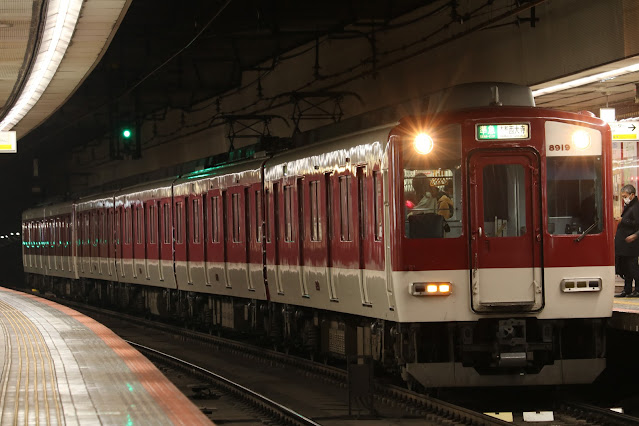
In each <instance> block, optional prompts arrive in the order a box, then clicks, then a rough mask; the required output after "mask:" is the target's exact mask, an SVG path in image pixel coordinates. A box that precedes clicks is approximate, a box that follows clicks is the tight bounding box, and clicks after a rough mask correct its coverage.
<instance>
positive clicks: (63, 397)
mask: <svg viewBox="0 0 639 426" xmlns="http://www.w3.org/2000/svg"><path fill="white" fill-rule="evenodd" d="M0 327H1V329H2V336H0V360H2V361H0V362H2V368H1V370H0V371H1V374H0V410H1V411H0V423H1V424H69V425H73V424H82V425H84V424H121V425H122V424H129V425H131V424H143V423H153V424H157V425H163V424H166V425H171V424H176V425H179V424H183V425H196V424H208V425H210V424H211V422H210V420H209V419H207V418H206V416H204V414H202V413H201V412H200V410H199V409H198V408H197V407H196V406H195V405H193V403H192V402H191V401H190V400H189V399H188V398H187V397H186V396H184V394H182V393H181V392H180V391H179V390H178V389H177V388H176V387H175V386H174V385H173V384H172V383H171V382H170V381H169V380H168V379H166V377H164V375H163V374H162V373H161V372H160V371H159V370H158V369H157V368H156V367H155V366H154V365H153V364H152V363H151V362H150V361H148V360H147V359H146V358H145V357H144V356H142V355H141V354H140V353H139V352H138V351H136V350H135V349H133V348H132V347H131V346H129V345H128V344H127V343H126V342H125V341H124V340H122V339H121V338H120V337H118V336H116V335H115V334H114V333H113V332H112V331H111V330H109V329H108V328H106V327H104V326H103V325H101V324H99V323H97V322H96V321H94V320H93V319H91V318H88V317H86V316H84V315H82V314H80V313H79V312H77V311H74V310H73V309H70V308H67V307H65V306H62V305H59V304H57V303H54V302H51V301H49V300H46V299H42V298H38V297H36V296H32V295H29V294H24V293H20V292H17V291H13V290H8V289H4V288H0Z"/></svg>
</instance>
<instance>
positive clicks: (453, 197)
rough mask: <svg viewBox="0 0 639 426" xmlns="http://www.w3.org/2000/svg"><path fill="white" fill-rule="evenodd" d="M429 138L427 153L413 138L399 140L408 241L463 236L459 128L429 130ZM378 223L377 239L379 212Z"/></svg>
mask: <svg viewBox="0 0 639 426" xmlns="http://www.w3.org/2000/svg"><path fill="white" fill-rule="evenodd" d="M429 138H430V139H429V140H430V141H431V142H432V143H431V146H430V150H427V151H424V150H422V149H420V146H418V145H417V144H416V141H417V139H416V138H415V137H407V136H405V137H403V138H402V154H401V155H402V163H403V210H404V235H405V236H406V238H411V239H413V238H418V239H421V238H458V237H460V236H461V235H462V233H463V226H462V213H461V212H462V198H461V190H460V188H461V126H460V125H459V124H452V125H448V126H444V127H441V128H438V129H433V130H432V131H431V132H430V134H429ZM378 185H380V186H381V182H380V183H379V184H378ZM378 191H379V192H381V187H380V189H379V190H378ZM378 197H381V195H378ZM378 197H376V198H378ZM379 204H380V205H379V206H378V208H379V209H381V208H382V207H381V203H379ZM378 220H379V222H378V223H377V224H376V233H378V232H379V233H380V238H381V227H382V221H383V213H382V212H381V211H380V212H379V219H378Z"/></svg>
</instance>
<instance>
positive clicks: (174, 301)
mask: <svg viewBox="0 0 639 426" xmlns="http://www.w3.org/2000/svg"><path fill="white" fill-rule="evenodd" d="M26 282H27V284H28V285H29V286H30V288H33V289H37V290H38V291H40V292H41V293H42V294H52V295H55V296H56V297H61V298H67V299H71V300H76V301H81V302H86V303H89V304H91V305H94V306H100V307H104V308H111V309H117V310H122V311H126V312H127V313H137V314H141V315H146V316H150V317H156V318H161V319H163V320H168V321H171V322H174V323H179V324H183V325H185V326H187V327H189V328H194V329H199V330H202V331H204V332H211V333H213V332H219V333H222V332H234V333H242V334H244V335H247V336H254V337H257V338H259V339H260V340H261V341H262V342H265V343H266V344H268V345H270V346H271V347H275V348H277V349H279V350H285V351H291V352H295V353H299V354H304V355H306V356H310V357H312V358H314V359H327V358H334V359H337V360H348V359H355V360H362V359H365V358H368V359H370V360H372V361H373V362H374V363H375V365H376V366H377V367H379V369H382V370H383V371H385V372H388V373H391V374H395V375H397V376H401V377H402V378H403V379H404V380H405V381H406V383H407V384H408V385H409V386H411V387H412V386H422V387H424V388H438V387H453V386H513V385H515V386H516V385H549V384H552V385H559V384H574V383H590V382H592V381H594V380H595V379H596V378H597V377H598V375H599V374H600V373H601V372H602V371H603V369H604V368H605V325H606V324H605V319H600V318H585V319H553V320H539V319H537V318H535V317H528V318H522V317H515V318H482V319H480V320H478V321H474V322H439V323H395V322H391V321H384V320H379V319H374V318H366V317H359V316H354V315H347V314H342V313H337V312H330V311H323V310H317V309H310V308H303V307H299V306H293V305H283V304H279V303H273V302H267V301H261V300H248V299H238V298H231V297H227V296H219V295H208V294H201V293H193V292H184V291H178V290H169V289H161V288H152V287H141V286H137V285H133V284H124V283H113V282H107V281H97V280H89V279H80V280H72V279H64V278H56V277H46V276H42V275H36V274H26Z"/></svg>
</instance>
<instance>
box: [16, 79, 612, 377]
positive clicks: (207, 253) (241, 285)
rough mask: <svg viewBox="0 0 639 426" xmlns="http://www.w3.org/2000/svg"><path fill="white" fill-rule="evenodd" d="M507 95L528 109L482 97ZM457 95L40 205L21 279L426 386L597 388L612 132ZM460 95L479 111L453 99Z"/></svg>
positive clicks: (607, 279)
mask: <svg viewBox="0 0 639 426" xmlns="http://www.w3.org/2000/svg"><path fill="white" fill-rule="evenodd" d="M495 87H497V89H495ZM491 88H492V92H491ZM496 90H501V93H502V99H507V100H508V103H510V104H518V103H522V104H524V105H526V104H528V105H527V106H515V105H513V106H496V105H493V106H480V105H487V104H488V103H490V102H493V103H498V101H499V99H498V95H496V93H499V92H497V91H496ZM447 94H448V95H449V96H450V98H449V99H448V100H447V105H448V107H447V108H448V109H447V110H445V111H441V112H438V113H433V114H427V115H425V116H419V117H407V118H404V119H402V120H401V121H400V122H399V123H391V124H389V125H386V126H379V127H375V128H364V129H359V131H358V132H354V133H349V134H346V135H343V136H340V137H335V138H331V139H326V140H321V142H320V143H318V144H315V145H312V146H309V147H306V148H301V149H297V150H292V151H286V152H282V153H279V154H276V155H273V156H269V157H266V156H265V157H264V158H261V159H255V160H250V161H246V162H243V163H235V164H230V165H225V166H219V167H215V168H212V169H209V170H203V171H200V172H197V173H192V174H190V175H187V176H182V177H179V178H176V179H170V180H166V181H163V182H155V183H149V184H145V185H142V186H138V187H132V188H126V189H123V190H121V191H116V192H113V193H109V194H100V195H98V196H96V197H92V198H88V199H80V200H77V201H75V202H73V203H67V204H63V205H54V206H47V207H44V208H38V209H32V210H29V211H27V212H25V213H24V215H23V238H24V249H23V253H24V265H25V272H26V273H27V276H28V278H29V280H30V283H31V284H32V285H33V286H34V287H38V288H42V289H43V290H49V291H54V292H56V293H58V294H64V295H68V296H80V295H81V296H83V297H88V298H92V299H96V300H100V301H102V303H111V304H116V305H120V306H125V307H130V308H136V309H141V310H144V311H146V312H148V313H150V314H153V315H158V316H174V317H175V316H177V317H180V318H182V319H185V320H189V321H192V322H194V323H196V324H198V325H200V326H202V327H207V328H213V327H222V328H232V329H237V330H243V331H253V332H259V333H263V334H265V335H268V336H270V337H271V338H272V339H273V340H274V341H275V342H277V343H278V344H286V345H296V346H298V347H301V348H304V349H305V350H308V351H310V352H313V353H325V354H331V355H333V356H342V357H346V356H354V355H359V356H370V357H372V358H373V359H374V360H375V361H378V362H380V363H381V364H383V365H385V366H386V367H387V368H389V369H394V370H396V371H399V372H401V373H402V375H403V377H404V378H405V379H406V380H407V381H409V382H413V381H417V382H419V383H421V384H422V385H424V386H427V387H429V386H469V385H526V384H559V383H586V382H590V381H592V380H594V378H596V377H597V375H598V374H599V373H600V372H601V370H602V369H603V368H604V367H605V359H604V358H603V353H604V348H603V341H604V337H603V336H604V327H605V318H607V317H609V316H610V315H611V311H612V293H613V291H614V258H613V241H612V240H613V226H612V208H611V204H610V203H608V202H606V200H609V199H611V197H612V194H611V135H610V129H609V128H608V126H607V124H605V123H604V122H602V121H601V120H599V119H596V118H593V117H591V116H589V115H584V114H574V113H567V112H559V111H552V110H546V109H539V108H535V107H533V106H531V105H530V103H531V102H530V99H531V97H530V92H529V91H528V90H527V89H525V88H520V87H517V86H510V85H492V86H490V87H484V86H479V85H477V86H467V87H465V88H458V89H454V90H453V91H452V92H447ZM459 94H462V95H463V96H462V97H461V98H462V100H463V101H464V102H465V101H468V100H471V101H472V102H475V103H476V104H477V105H475V106H474V107H471V108H456V107H454V106H451V104H453V103H454V102H457V99H459V96H458V95H459ZM464 99H465V100H464ZM521 99H523V101H520V100H521ZM438 105H439V106H441V104H438ZM418 134H422V135H425V134H428V137H426V136H420V138H421V139H416V136H417V135H418ZM424 183H426V185H425V186H424ZM427 193H429V194H430V197H429V196H428V194H427ZM432 198H434V199H435V202H434V203H433V201H432ZM446 198H448V201H446ZM442 203H444V204H442ZM445 203H448V204H447V205H448V206H449V207H444V209H443V210H445V211H442V208H441V206H442V205H446V204H445Z"/></svg>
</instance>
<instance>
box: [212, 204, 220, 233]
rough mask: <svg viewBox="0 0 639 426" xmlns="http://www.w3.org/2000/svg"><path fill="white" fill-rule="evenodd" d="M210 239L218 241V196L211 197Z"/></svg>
mask: <svg viewBox="0 0 639 426" xmlns="http://www.w3.org/2000/svg"><path fill="white" fill-rule="evenodd" d="M210 200H211V241H212V242H214V243H219V242H220V227H219V224H220V221H219V207H218V206H219V202H220V197H211V198H210Z"/></svg>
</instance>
